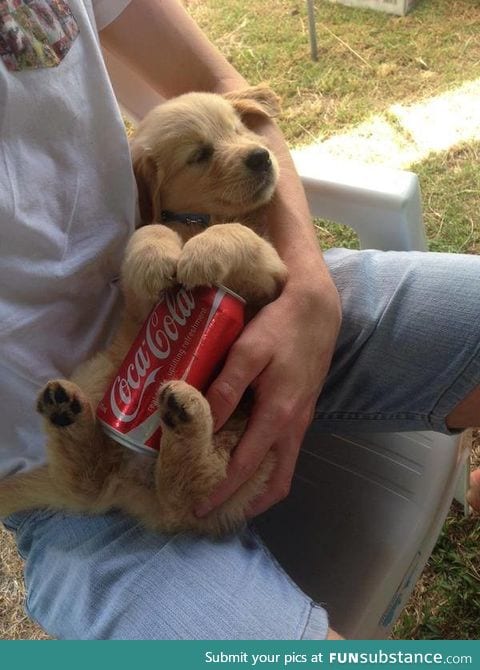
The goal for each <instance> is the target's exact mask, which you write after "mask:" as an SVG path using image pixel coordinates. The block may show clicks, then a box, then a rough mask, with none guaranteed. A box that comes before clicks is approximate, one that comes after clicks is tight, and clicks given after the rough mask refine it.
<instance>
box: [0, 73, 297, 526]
mask: <svg viewBox="0 0 480 670" xmlns="http://www.w3.org/2000/svg"><path fill="white" fill-rule="evenodd" d="M277 111H278V102H277V98H276V97H275V95H274V94H273V93H272V92H271V91H270V90H269V89H268V88H267V87H265V86H258V87H253V88H251V89H247V90H246V91H243V92H239V93H237V94H230V95H227V96H224V97H222V96H218V95H214V94H210V93H189V94H185V95H183V96H180V97H178V98H175V99H172V100H170V101H168V102H166V103H164V104H162V105H161V106H159V107H158V108H156V109H154V110H153V111H152V112H150V113H149V114H148V115H147V117H146V118H145V119H144V120H143V121H142V123H141V124H140V125H139V127H138V130H137V131H136V133H135V135H134V137H133V140H132V144H131V150H132V158H133V165H134V170H135V175H136V179H137V183H138V192H139V205H140V212H141V218H142V222H143V223H144V224H148V225H144V226H143V227H141V228H139V229H138V230H137V231H136V232H135V233H134V234H133V236H132V237H131V239H130V241H129V243H128V245H127V248H126V252H125V257H124V262H123V265H122V269H121V281H122V290H123V293H124V298H125V301H124V305H125V306H124V312H123V315H122V318H121V323H120V326H119V329H118V332H117V334H116V336H115V337H114V338H113V341H112V343H111V345H110V346H109V347H108V348H107V349H106V350H105V351H102V352H100V353H98V354H97V355H95V356H94V357H93V358H92V359H91V360H89V361H87V362H86V363H84V364H83V365H81V366H80V367H79V368H78V369H77V370H76V371H75V372H74V374H73V375H72V378H71V379H70V380H63V379H60V380H52V381H49V382H48V383H47V384H46V386H45V387H44V388H43V389H42V390H41V391H40V393H39V396H38V405H37V409H38V411H39V412H40V414H41V415H42V416H43V418H44V424H45V430H46V436H47V451H48V464H47V465H45V466H43V467H40V468H37V469H35V470H33V471H31V472H28V473H26V474H21V475H18V476H14V477H11V478H8V479H6V480H4V481H3V482H1V483H0V515H1V516H5V515H8V514H11V513H14V512H17V511H20V510H24V509H30V508H34V507H49V508H52V509H63V510H71V511H75V512H86V513H90V514H99V513H103V512H106V511H107V510H110V509H114V508H115V509H121V510H124V511H125V512H126V513H128V514H131V515H133V516H134V517H136V518H137V519H139V520H140V521H141V522H142V523H143V524H145V525H146V526H147V527H148V528H151V529H156V530H161V531H166V532H176V531H183V530H192V531H195V532H199V533H209V534H220V533H224V532H227V531H229V530H231V529H233V528H235V527H236V526H237V525H238V524H240V523H242V521H243V520H244V518H245V511H246V509H247V508H248V506H249V503H250V502H251V501H252V500H253V498H255V497H256V496H257V495H259V494H260V493H261V492H262V490H263V488H264V486H265V484H266V482H267V480H268V477H269V474H270V472H271V469H272V466H273V461H272V459H271V457H268V458H266V459H265V461H264V462H263V464H262V466H261V467H260V468H259V470H258V471H257V473H256V474H255V475H254V476H253V477H252V478H251V479H250V480H249V481H248V482H247V483H246V484H244V485H243V486H242V487H241V488H240V489H239V490H238V491H237V493H236V494H235V495H234V496H233V497H232V498H231V499H230V500H229V501H227V502H226V503H225V504H224V505H222V506H221V507H220V508H219V509H217V510H214V511H212V512H211V513H210V514H209V515H208V516H207V517H205V518H202V519H199V518H196V517H195V515H194V514H193V509H194V507H195V505H196V504H197V503H199V502H200V501H202V500H204V499H205V498H206V497H208V495H209V494H210V493H211V491H212V490H213V489H214V487H215V486H216V485H217V484H218V483H219V482H220V481H221V480H222V479H224V478H225V476H226V469H227V465H228V461H229V458H230V453H231V451H232V449H234V447H235V446H236V445H237V443H238V441H239V439H240V437H241V435H242V433H243V431H244V429H245V425H246V420H247V416H248V415H247V413H246V411H245V407H244V406H241V407H240V408H239V409H238V410H237V411H236V412H235V414H234V415H233V417H232V418H231V420H230V421H229V422H228V423H227V425H226V426H225V427H224V428H223V429H222V430H220V431H219V432H218V433H216V434H213V431H212V417H211V412H210V408H209V405H208V403H207V401H206V400H205V398H204V397H203V396H202V394H201V393H200V392H199V391H197V390H196V389H195V388H193V387H192V386H190V385H188V384H187V383H186V382H184V381H170V382H167V383H165V384H163V386H161V388H160V389H159V393H158V412H159V414H160V419H161V422H162V438H161V445H160V450H159V453H158V457H154V458H152V457H151V456H149V455H143V454H140V453H137V452H135V451H132V450H130V449H128V448H126V447H124V446H121V445H120V444H118V443H117V442H115V441H113V440H112V439H111V438H109V437H107V436H106V435H105V433H104V432H103V431H102V429H101V427H100V425H99V423H98V422H97V421H96V419H95V410H96V407H97V405H98V403H99V402H100V400H101V398H102V397H103V394H104V392H105V391H106V389H107V387H108V386H109V384H110V383H111V381H112V380H113V379H114V377H115V374H116V372H117V370H118V368H119V366H120V364H121V362H122V360H123V358H124V357H125V355H126V353H127V351H128V349H129V347H130V345H131V344H132V342H133V340H134V338H135V336H136V334H137V332H138V330H139V327H140V325H141V324H142V323H143V321H144V320H145V318H146V316H147V315H148V313H149V311H150V310H151V309H152V307H153V306H154V305H155V304H156V302H157V301H158V298H159V295H160V294H161V292H162V291H164V290H165V289H167V288H169V287H171V286H172V285H173V284H174V283H182V284H184V285H186V286H187V287H189V288H193V287H195V286H200V285H214V284H224V285H225V286H227V287H228V288H229V289H231V290H233V291H235V292H236V293H238V294H239V295H241V296H243V297H244V298H245V300H246V301H247V305H248V308H249V310H250V312H251V313H254V312H255V310H258V309H259V308H260V307H261V306H262V305H264V304H266V303H267V302H269V301H271V300H273V299H274V298H275V297H276V296H277V295H278V292H279V290H280V289H281V286H282V283H283V282H284V281H285V279H286V270H285V266H284V264H283V262H282V261H281V260H280V258H279V256H278V255H277V253H276V251H275V250H274V248H273V247H272V246H271V244H269V242H268V241H266V240H265V239H264V238H263V237H261V236H260V235H259V234H257V232H255V231H254V228H255V226H256V224H257V223H258V221H259V220H260V214H261V208H262V206H264V205H265V204H266V203H267V202H268V201H269V200H270V198H271V197H272V194H273V192H274V189H275V186H276V182H277V178H278V165H277V161H276V159H275V157H274V156H273V154H272V153H271V152H270V151H269V149H268V148H267V147H266V146H265V145H264V143H263V142H262V141H261V139H260V138H259V137H258V136H257V135H255V134H254V133H252V132H251V131H249V130H248V128H247V127H246V126H245V125H244V123H243V122H242V115H244V114H248V113H256V114H263V115H268V116H271V115H274V114H276V113H277ZM241 405H246V403H243V404H242V403H241ZM167 415H168V417H167ZM164 419H167V420H164Z"/></svg>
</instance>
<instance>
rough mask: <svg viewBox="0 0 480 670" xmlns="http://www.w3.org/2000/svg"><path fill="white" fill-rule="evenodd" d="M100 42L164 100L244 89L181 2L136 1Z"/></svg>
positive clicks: (103, 35)
mask: <svg viewBox="0 0 480 670" xmlns="http://www.w3.org/2000/svg"><path fill="white" fill-rule="evenodd" d="M100 39H101V42H102V45H103V46H105V47H106V48H107V49H108V50H109V51H111V52H113V53H114V54H115V55H116V56H117V57H118V58H120V60H122V61H124V62H126V63H127V64H128V65H129V66H130V67H131V68H132V69H133V70H134V71H135V72H137V73H138V75H139V76H140V77H141V78H142V79H143V80H145V81H146V82H148V84H149V85H150V86H151V87H152V88H153V89H154V90H156V91H157V92H158V93H159V94H160V95H162V96H163V97H165V98H171V97H173V96H175V95H180V94H182V93H187V92H189V91H215V90H219V91H220V90H221V89H222V88H223V89H224V90H233V89H235V88H241V87H242V86H245V85H246V82H245V80H244V79H243V77H242V76H241V75H240V74H239V73H238V72H237V71H236V70H235V68H234V67H233V66H232V65H230V63H229V62H228V61H227V60H226V59H225V58H224V57H223V56H222V54H221V53H220V52H219V51H218V49H216V47H214V46H213V44H211V42H210V41H209V40H208V39H207V38H206V36H205V35H204V34H203V32H202V31H201V30H200V28H199V27H198V26H197V24H196V23H195V21H194V20H193V19H192V18H191V17H190V16H189V14H188V13H187V12H186V10H185V9H184V8H183V7H182V5H181V4H180V3H179V2H178V1H177V0H132V1H131V2H130V4H129V5H128V6H127V7H126V9H125V10H124V11H123V12H122V13H121V14H120V15H119V16H118V17H117V19H116V20H115V21H113V22H112V23H111V24H110V25H108V26H107V27H106V28H104V30H102V32H101V34H100Z"/></svg>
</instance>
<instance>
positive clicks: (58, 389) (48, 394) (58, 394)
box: [37, 382, 82, 428]
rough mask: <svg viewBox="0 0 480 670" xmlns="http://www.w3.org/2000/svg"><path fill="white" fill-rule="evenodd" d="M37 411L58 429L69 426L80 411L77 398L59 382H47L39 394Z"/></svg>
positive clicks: (80, 406)
mask: <svg viewBox="0 0 480 670" xmlns="http://www.w3.org/2000/svg"><path fill="white" fill-rule="evenodd" d="M37 411H38V412H39V414H42V415H43V416H44V417H45V418H47V419H49V421H50V423H52V424H53V425H54V426H58V427H60V428H65V427H66V426H71V425H72V423H74V422H75V420H76V418H77V416H78V415H79V414H80V413H81V411H82V405H81V403H80V401H79V400H78V398H77V397H76V396H75V395H74V394H73V393H69V392H68V391H67V390H66V389H65V387H64V386H62V384H61V383H60V382H49V383H48V384H47V385H46V387H45V388H44V390H43V391H42V392H41V393H40V397H39V399H38V402H37Z"/></svg>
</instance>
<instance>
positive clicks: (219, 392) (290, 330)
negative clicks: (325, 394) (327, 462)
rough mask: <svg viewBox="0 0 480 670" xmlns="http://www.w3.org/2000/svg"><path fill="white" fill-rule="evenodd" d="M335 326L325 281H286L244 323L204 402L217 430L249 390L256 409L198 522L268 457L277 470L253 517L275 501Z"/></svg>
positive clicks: (331, 291) (283, 490) (333, 300)
mask: <svg viewBox="0 0 480 670" xmlns="http://www.w3.org/2000/svg"><path fill="white" fill-rule="evenodd" d="M340 321H341V310H340V300H339V298H338V294H337V292H336V289H335V287H334V285H333V283H332V282H331V280H330V278H329V277H326V276H325V275H323V276H322V277H321V279H320V280H319V281H318V282H317V283H316V284H312V283H309V284H308V285H306V284H305V283H302V282H292V281H289V282H288V283H287V285H286V287H285V289H284V290H283V292H282V294H281V296H280V297H279V298H278V299H277V300H276V301H275V302H273V303H270V304H269V305H267V306H266V307H264V308H263V309H262V310H261V311H260V312H259V313H258V314H257V315H256V317H255V318H254V319H253V320H252V321H250V323H249V324H248V325H247V327H246V328H245V330H244V331H243V333H242V335H241V336H240V338H239V339H238V340H237V342H236V343H235V344H234V345H233V347H232V349H231V350H230V353H229V356H228V358H227V361H226V363H225V366H224V368H223V370H222V371H221V373H220V374H219V376H218V377H217V379H216V380H215V381H214V382H213V383H212V385H211V386H210V388H209V390H208V393H207V396H206V397H207V399H208V401H209V403H210V406H211V409H212V414H213V417H214V430H218V429H219V428H221V426H222V425H223V424H224V423H225V421H226V420H227V419H228V418H229V416H230V415H231V414H232V412H233V410H234V409H235V407H236V406H237V405H238V403H239V401H240V398H241V397H242V395H243V393H244V391H245V390H246V388H247V387H248V386H251V387H252V388H253V389H254V393H255V402H254V407H253V411H252V414H251V416H250V419H249V422H248V426H247V430H246V431H245V433H244V435H243V437H242V439H241V441H240V443H239V444H238V446H237V447H236V449H235V451H234V453H233V456H232V458H231V461H230V464H229V468H228V473H227V478H226V480H225V481H224V482H222V484H221V485H220V486H219V487H217V489H216V490H215V491H214V492H213V494H212V495H211V497H210V498H209V499H208V500H206V501H205V502H204V503H202V504H201V505H200V507H198V508H197V509H196V510H195V513H196V514H197V516H204V515H205V514H208V513H209V512H210V511H211V510H212V509H214V508H216V507H218V506H219V505H221V504H222V503H223V502H225V501H226V500H228V499H229V498H230V497H231V496H232V494H233V493H234V492H235V491H236V490H237V489H238V488H239V487H240V486H241V485H242V484H243V483H244V482H245V481H246V480H248V479H249V478H250V477H251V475H252V474H253V473H254V472H255V471H256V470H257V468H258V466H259V465H260V463H261V462H262V461H263V459H264V457H265V455H266V453H267V452H268V451H270V450H274V452H275V455H276V466H275V468H274V470H273V472H272V475H271V477H270V480H269V483H268V488H267V491H266V493H265V494H263V495H262V496H261V497H259V498H257V499H256V500H255V501H254V504H253V506H252V507H251V509H250V510H249V516H255V515H257V514H260V513H261V512H263V511H265V510H266V509H268V508H269V507H270V506H272V505H273V504H275V503H277V502H279V501H280V500H282V499H283V498H284V497H285V496H287V494H288V493H289V491H290V484H291V480H292V476H293V472H294V468H295V464H296V461H297V456H298V452H299V450H300V446H301V443H302V439H303V437H304V434H305V432H306V430H307V428H308V426H309V424H310V422H311V420H312V416H313V411H314V408H315V403H316V400H317V398H318V395H319V393H320V391H321V388H322V386H323V383H324V380H325V377H326V375H327V372H328V369H329V366H330V361H331V357H332V355H333V351H334V346H335V341H336V338H337V335H338V331H339V327H340Z"/></svg>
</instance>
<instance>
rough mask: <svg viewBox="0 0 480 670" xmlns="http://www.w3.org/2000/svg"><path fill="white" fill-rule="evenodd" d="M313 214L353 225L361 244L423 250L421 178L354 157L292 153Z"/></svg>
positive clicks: (400, 249) (366, 247)
mask: <svg viewBox="0 0 480 670" xmlns="http://www.w3.org/2000/svg"><path fill="white" fill-rule="evenodd" d="M292 157H293V160H294V162H295V166H296V168H297V171H298V173H299V175H300V177H301V179H302V182H303V185H304V187H305V191H306V194H307V198H308V202H309V205H310V208H311V211H312V214H313V215H314V216H321V217H322V218H325V219H329V220H332V221H336V222H337V223H342V224H345V225H347V226H350V227H351V228H353V229H354V230H355V231H356V233H357V234H358V236H359V239H360V246H361V247H362V249H384V250H395V251H402V250H404V251H411V250H418V251H425V250H426V249H427V242H426V238H425V230H424V226H423V219H422V205H421V194H420V186H419V182H418V177H417V175H415V174H414V173H413V172H407V171H405V170H396V169H393V168H389V167H384V166H378V165H366V164H363V163H358V162H356V161H347V160H333V159H330V158H329V159H328V161H326V160H325V158H323V157H322V158H318V160H316V161H312V159H311V157H306V156H305V155H302V153H301V152H293V153H292Z"/></svg>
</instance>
